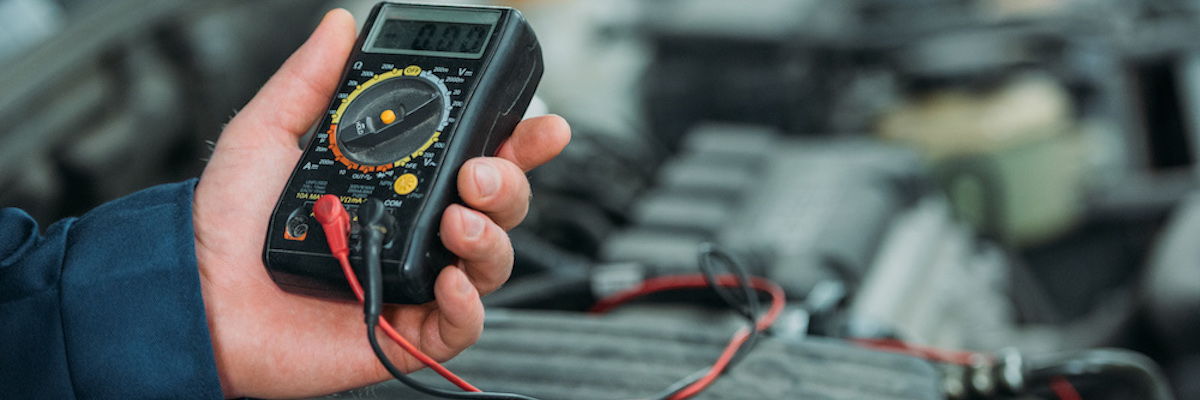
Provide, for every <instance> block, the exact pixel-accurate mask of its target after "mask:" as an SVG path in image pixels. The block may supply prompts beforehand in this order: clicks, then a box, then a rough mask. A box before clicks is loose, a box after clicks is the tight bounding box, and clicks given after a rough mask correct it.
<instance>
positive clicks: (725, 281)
mask: <svg viewBox="0 0 1200 400" xmlns="http://www.w3.org/2000/svg"><path fill="white" fill-rule="evenodd" d="M335 202H336V203H335ZM317 203H318V204H317V205H316V206H314V207H313V212H314V214H315V217H316V218H317V220H318V221H320V222H321V225H322V227H324V229H325V232H326V240H327V241H328V242H329V247H330V250H331V252H332V253H333V255H334V258H337V260H338V263H339V264H341V267H342V273H343V274H345V275H346V281H347V283H349V284H350V289H351V290H352V291H353V292H354V296H355V297H356V298H358V302H359V303H362V302H363V289H362V285H361V284H359V282H358V277H357V276H356V275H355V274H354V269H353V268H352V267H351V266H350V259H349V249H348V246H347V245H346V241H345V240H339V239H335V238H345V237H347V236H348V231H349V218H348V217H345V216H344V215H345V213H346V210H345V208H343V207H342V206H341V201H340V200H339V199H338V198H337V196H333V195H325V196H322V197H321V199H319V200H318V201H317ZM334 205H336V207H334ZM331 233H332V234H331ZM716 284H718V285H721V286H729V287H739V286H741V282H739V280H738V278H737V277H735V276H733V275H721V276H717V277H716ZM750 286H751V287H753V288H754V289H755V290H758V291H761V292H767V293H769V294H770V295H771V307H770V309H768V310H767V313H766V314H764V315H763V316H762V317H759V319H758V320H757V321H756V322H755V327H754V328H755V329H756V330H758V331H763V330H766V329H767V328H770V327H771V325H772V324H774V323H775V320H776V319H778V318H779V314H781V313H782V312H783V307H784V303H785V301H786V299H787V297H786V295H785V294H784V292H783V288H781V287H779V285H777V284H775V283H774V282H771V281H768V280H766V279H762V278H758V277H751V278H750ZM707 287H708V282H707V281H706V280H705V277H704V276H703V275H699V274H697V275H683V276H668V277H661V278H653V279H648V280H646V281H644V282H642V284H641V285H640V286H638V287H636V288H633V289H630V290H626V291H623V292H619V293H617V294H615V295H612V296H609V297H607V298H604V299H602V300H600V301H599V302H597V303H596V305H595V306H593V307H592V310H591V311H592V312H595V313H603V312H607V311H609V310H611V309H613V308H615V307H617V306H619V305H621V304H624V303H627V302H629V301H631V300H633V299H636V298H638V297H642V296H645V295H648V294H651V293H655V292H661V291H667V290H678V289H697V288H707ZM379 327H380V328H381V329H383V332H384V333H385V334H387V336H388V337H390V338H391V339H392V341H393V342H396V344H398V345H400V347H401V348H403V349H404V351H406V352H408V354H410V355H412V356H413V357H415V358H416V359H418V360H420V361H421V363H422V364H425V366H427V367H429V368H430V369H432V370H434V371H435V372H437V373H438V375H441V376H442V377H443V378H445V379H446V380H447V381H449V382H451V383H453V384H454V385H455V386H458V387H459V388H462V389H463V390H465V391H468V392H480V391H481V390H479V389H478V388H476V387H475V386H472V385H471V384H470V383H467V381H465V380H463V379H462V378H460V377H458V375H455V374H454V373H453V372H450V370H448V369H446V367H443V366H442V364H441V363H438V362H437V360H434V359H433V358H431V357H429V356H428V355H426V354H425V353H423V352H421V350H420V349H418V348H416V346H413V345H412V344H411V343H409V342H408V340H405V339H404V337H403V336H401V335H400V333H398V332H396V330H395V329H393V328H392V325H391V324H390V323H388V321H387V320H386V319H384V318H383V317H379ZM749 338H750V330H749V329H748V328H742V329H740V330H738V331H737V333H735V334H734V336H733V338H732V339H731V340H730V341H729V344H727V345H726V346H725V349H724V350H723V351H722V352H721V355H720V357H718V358H717V361H716V362H715V363H713V366H712V368H710V369H709V371H708V373H707V374H705V375H704V376H703V377H701V378H700V379H698V380H696V382H694V383H692V384H691V385H688V386H687V387H685V388H683V389H682V390H680V391H679V392H676V393H675V395H673V396H671V397H670V399H671V400H683V399H686V398H689V397H692V396H695V395H696V394H697V393H700V392H701V391H704V389H706V388H708V386H709V385H712V383H713V382H715V381H716V379H717V378H718V377H719V376H720V375H721V373H722V372H724V371H725V368H726V367H728V366H729V362H730V361H731V360H733V357H734V356H735V355H736V354H737V351H738V349H739V348H741V346H742V344H743V343H745V342H746V340H747V339H749Z"/></svg>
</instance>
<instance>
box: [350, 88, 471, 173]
mask: <svg viewBox="0 0 1200 400" xmlns="http://www.w3.org/2000/svg"><path fill="white" fill-rule="evenodd" d="M450 109H451V102H450V93H449V91H448V90H447V89H446V85H445V83H443V82H442V80H441V79H438V77H437V76H435V75H434V74H433V73H432V72H429V71H423V70H421V68H420V67H418V66H415V65H414V66H409V67H407V68H404V69H403V70H400V69H393V70H391V71H388V72H384V73H381V74H377V75H375V76H374V77H372V78H371V79H370V80H368V81H366V82H364V83H363V84H361V85H359V86H358V87H356V88H355V89H354V91H353V92H350V94H349V95H348V96H346V98H345V99H344V100H342V104H341V105H340V106H339V107H338V109H337V111H336V112H335V113H334V115H333V117H332V118H331V119H330V121H331V122H330V126H329V135H330V140H329V147H330V150H332V151H333V154H334V157H335V158H336V159H337V160H338V161H340V162H341V163H342V164H345V165H346V167H348V168H350V169H354V170H359V171H363V172H380V171H387V170H389V169H392V168H395V167H400V166H403V165H404V164H406V163H408V162H409V161H412V159H413V158H416V157H418V156H420V155H421V154H423V153H424V152H425V151H427V150H429V148H430V146H433V144H434V143H436V142H437V141H438V139H439V137H440V136H441V133H442V130H443V129H445V127H446V124H447V121H448V120H449V116H450Z"/></svg>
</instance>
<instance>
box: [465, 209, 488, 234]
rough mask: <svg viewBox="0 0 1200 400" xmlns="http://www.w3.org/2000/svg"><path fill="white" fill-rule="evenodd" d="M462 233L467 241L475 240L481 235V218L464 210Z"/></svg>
mask: <svg viewBox="0 0 1200 400" xmlns="http://www.w3.org/2000/svg"><path fill="white" fill-rule="evenodd" d="M462 223H463V232H464V233H466V234H467V239H476V238H478V237H479V236H480V235H482V234H483V218H482V217H480V216H479V215H477V214H475V213H473V212H469V211H466V210H463V211H462Z"/></svg>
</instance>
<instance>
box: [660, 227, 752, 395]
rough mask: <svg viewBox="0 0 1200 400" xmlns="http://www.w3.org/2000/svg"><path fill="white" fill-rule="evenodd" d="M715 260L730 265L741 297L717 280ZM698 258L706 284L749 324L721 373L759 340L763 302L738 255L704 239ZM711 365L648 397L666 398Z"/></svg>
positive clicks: (693, 380) (704, 372)
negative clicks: (748, 332) (747, 333)
mask: <svg viewBox="0 0 1200 400" xmlns="http://www.w3.org/2000/svg"><path fill="white" fill-rule="evenodd" d="M714 260H720V261H722V262H723V263H724V264H725V266H726V267H727V269H729V272H730V273H731V274H732V275H733V276H734V277H736V278H737V282H738V288H739V289H741V291H742V293H741V298H739V297H738V296H736V295H734V294H733V292H731V291H729V289H728V288H726V287H724V286H721V285H719V284H718V282H717V271H716V266H715V265H714ZM699 261H700V271H701V272H702V273H703V274H704V281H705V283H707V284H708V287H709V288H710V289H712V290H713V291H714V292H716V293H717V295H718V296H719V297H721V299H722V300H724V301H725V303H726V304H728V305H729V307H730V308H733V309H734V310H735V311H737V313H738V314H739V315H741V316H742V317H744V318H746V320H747V321H748V322H749V324H750V334H749V336H747V337H746V341H744V342H742V344H741V345H739V346H738V349H737V352H735V353H734V354H733V357H731V358H730V359H729V363H728V364H726V367H725V370H724V371H722V374H723V373H726V372H729V371H730V370H731V369H733V367H734V366H735V365H737V364H738V362H740V361H741V360H742V359H743V358H745V357H746V355H747V354H749V353H750V350H752V349H753V348H754V345H755V344H757V343H758V338H759V335H760V334H761V332H760V331H759V330H758V317H759V316H760V315H762V302H761V301H759V299H758V292H757V291H756V290H755V289H754V287H753V286H751V284H750V274H749V272H747V271H746V268H745V266H744V265H742V263H741V262H740V261H738V260H737V258H735V257H734V256H733V255H732V254H730V253H728V252H726V251H725V250H724V249H722V248H720V247H718V246H716V245H715V244H712V243H704V244H702V245H701V247H700V257H699ZM711 369H712V368H711V367H709V368H703V369H701V370H699V371H696V372H695V373H692V374H691V375H688V376H687V377H684V378H683V379H681V380H679V381H678V382H675V383H674V384H672V385H671V386H668V387H667V389H665V390H663V391H662V392H659V393H658V394H656V395H654V397H651V399H654V400H667V399H669V398H671V397H672V396H674V395H675V394H676V393H679V392H680V391H682V390H684V389H687V388H688V387H689V386H691V385H692V384H694V383H696V382H697V381H699V380H700V379H702V378H704V376H705V375H707V374H708V372H709V371H710V370H711Z"/></svg>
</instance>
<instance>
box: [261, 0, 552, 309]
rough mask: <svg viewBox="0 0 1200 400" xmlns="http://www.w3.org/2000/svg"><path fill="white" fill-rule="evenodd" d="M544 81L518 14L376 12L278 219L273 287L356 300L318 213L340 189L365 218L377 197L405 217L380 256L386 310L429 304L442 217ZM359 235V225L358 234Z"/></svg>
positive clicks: (270, 235)
mask: <svg viewBox="0 0 1200 400" xmlns="http://www.w3.org/2000/svg"><path fill="white" fill-rule="evenodd" d="M541 76H542V55H541V47H540V46H539V44H538V41H537V38H536V37H535V36H534V33H533V30H532V29H531V28H530V26H529V24H528V23H527V22H526V21H525V19H524V18H523V17H522V16H521V14H520V13H519V12H517V11H516V10H513V9H510V8H501V7H461V6H441V5H413V4H399V3H380V4H378V5H376V6H375V8H373V9H372V11H371V14H370V17H369V18H368V19H367V22H366V24H364V25H363V31H362V32H361V33H360V34H359V38H358V41H357V42H356V44H355V47H354V50H353V52H352V53H351V54H350V59H349V60H348V61H347V63H346V68H345V72H344V74H343V77H342V86H341V87H340V88H339V89H338V91H337V92H336V94H335V95H334V99H333V101H332V102H331V104H330V106H329V110H328V113H327V114H326V115H325V116H324V117H323V118H322V120H321V122H320V124H319V125H318V126H317V130H316V132H315V134H314V135H313V138H312V139H311V140H310V141H309V142H308V145H307V146H306V147H305V149H304V153H303V155H302V156H301V158H300V161H299V162H298V163H297V164H296V168H295V169H294V170H293V171H292V175H291V178H289V179H288V183H287V186H286V187H285V188H284V191H283V193H282V194H281V196H280V198H279V202H278V203H277V204H276V206H275V210H274V212H273V213H272V214H271V220H270V222H269V226H268V228H267V238H266V244H265V246H264V250H263V262H264V263H265V264H266V267H267V271H268V272H269V273H270V275H271V278H272V279H273V280H275V282H276V284H278V285H279V286H280V287H281V288H283V289H284V290H287V291H289V292H293V293H301V294H306V295H312V296H317V297H327V298H343V299H353V295H352V293H351V291H350V288H349V286H348V285H347V282H346V279H345V277H344V276H343V275H342V272H341V267H340V265H339V264H338V262H337V260H336V259H334V258H333V256H332V255H331V254H330V250H329V246H328V244H327V243H326V241H325V235H324V232H323V231H322V229H321V226H320V224H318V223H316V221H315V219H314V218H313V215H312V206H313V204H314V203H315V202H316V200H317V199H318V198H319V197H321V196H322V195H325V194H334V195H337V196H338V197H339V198H340V199H341V200H342V203H343V205H344V206H345V207H346V208H347V210H348V211H350V214H351V215H354V214H355V210H356V208H357V207H358V206H359V205H361V204H363V203H365V202H366V201H367V199H369V198H375V199H379V200H381V201H382V202H383V204H384V206H385V209H386V211H387V212H388V213H389V214H390V215H391V216H392V217H394V218H393V219H394V220H395V222H396V226H395V227H393V229H390V230H389V234H388V237H387V238H386V239H385V247H384V249H383V254H382V255H381V258H382V261H383V262H382V264H383V299H384V302H386V303H390V304H420V303H425V302H428V301H430V300H432V299H433V282H434V280H435V279H436V278H437V275H438V273H439V272H440V271H441V269H442V268H443V267H445V266H446V265H449V264H450V263H452V262H453V261H454V256H453V254H451V253H450V252H449V251H448V250H446V248H445V247H444V245H443V244H442V241H441V238H440V237H439V234H438V231H439V228H440V224H441V218H442V214H443V212H444V210H445V208H446V207H447V206H449V205H450V204H451V203H454V202H459V201H460V199H459V197H458V191H457V175H458V171H459V169H460V168H461V167H462V165H463V163H464V162H466V160H467V159H469V158H471V157H477V156H489V155H492V154H495V152H496V149H497V147H499V145H500V143H502V142H503V141H504V139H506V138H507V137H508V136H509V135H510V134H511V133H512V130H513V128H514V127H516V125H517V123H518V122H520V120H521V118H522V116H523V115H524V113H525V109H526V108H527V107H528V106H529V102H530V100H531V99H532V97H533V92H534V90H535V89H536V88H537V84H538V81H539V80H540V79H541ZM357 230H358V227H357V225H356V224H353V223H352V229H351V236H352V239H354V236H356V235H357ZM356 242H357V240H351V244H352V245H354V244H355V243H356ZM351 250H352V251H351V256H352V260H354V259H358V258H359V257H358V256H357V255H356V254H357V251H356V250H355V249H354V248H352V249H351Z"/></svg>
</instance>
